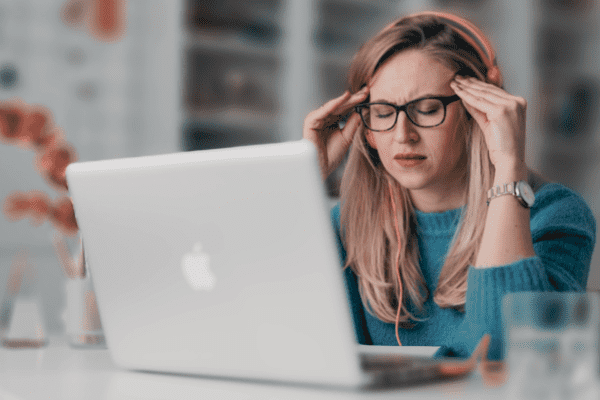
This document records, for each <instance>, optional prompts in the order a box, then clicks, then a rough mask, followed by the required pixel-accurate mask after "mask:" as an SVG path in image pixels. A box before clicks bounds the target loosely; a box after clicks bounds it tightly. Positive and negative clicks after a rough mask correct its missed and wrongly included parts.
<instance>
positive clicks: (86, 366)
mask: <svg viewBox="0 0 600 400" xmlns="http://www.w3.org/2000/svg"><path fill="white" fill-rule="evenodd" d="M505 389H506V388H505V387H500V388H492V387H487V386H486V385H485V384H484V383H483V381H482V379H481V376H480V375H479V373H478V372H475V373H474V374H473V375H472V376H471V377H469V378H466V379H462V380H457V381H451V382H439V383H434V384H430V385H419V386H412V387H407V388H390V389H382V390H377V391H358V390H344V389H341V390H338V389H332V388H322V387H319V388H316V387H306V386H291V385H279V384H264V383H256V382H247V381H233V380H222V379H208V378H199V377H184V376H175V375H163V374H155V373H143V372H133V371H125V370H121V369H119V368H117V367H115V365H114V364H113V362H112V361H111V358H110V355H109V353H108V350H106V349H79V348H72V347H70V346H69V345H68V344H66V341H65V340H62V339H61V338H51V339H50V341H49V344H48V345H46V346H45V347H43V348H40V349H5V348H2V347H0V399H1V400H38V399H61V400H70V399H77V400H81V399H90V400H96V399H98V400H99V399H177V400H180V399H193V398H198V399H219V400H221V399H236V400H240V399H392V398H393V399H398V398H399V396H400V397H401V398H402V399H411V398H416V399H424V398H436V399H439V398H441V399H444V398H448V399H457V398H459V399H461V398H464V399H477V400H480V399H482V398H485V399H496V398H498V399H502V398H504V397H505V396H503V394H504V395H505V394H506V393H505Z"/></svg>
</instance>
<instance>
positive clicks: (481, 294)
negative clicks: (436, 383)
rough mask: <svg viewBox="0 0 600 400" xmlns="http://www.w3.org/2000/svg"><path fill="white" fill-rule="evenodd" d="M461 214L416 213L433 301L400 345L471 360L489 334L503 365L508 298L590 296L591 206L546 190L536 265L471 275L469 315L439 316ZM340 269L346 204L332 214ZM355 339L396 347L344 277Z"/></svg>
mask: <svg viewBox="0 0 600 400" xmlns="http://www.w3.org/2000/svg"><path fill="white" fill-rule="evenodd" d="M461 211H462V209H460V208H459V209H455V210H449V211H446V212H442V213H423V212H420V211H417V226H418V228H417V230H418V231H417V234H418V244H419V251H420V266H421V271H422V273H423V276H424V278H425V282H426V284H427V287H428V289H429V293H430V296H429V298H428V299H427V301H426V302H425V305H424V306H425V310H426V312H425V316H426V320H425V321H422V322H417V323H416V325H415V326H414V328H412V329H402V328H400V333H399V335H400V341H401V342H402V344H403V345H408V346H441V347H440V350H439V351H438V352H437V354H436V355H437V356H454V357H468V356H469V355H470V354H471V352H472V351H473V350H474V349H475V346H476V345H477V344H478V343H479V341H480V340H481V338H482V336H483V335H484V334H485V333H490V334H491V336H492V341H491V344H490V351H489V353H488V357H489V358H490V359H493V360H498V359H502V358H503V357H504V350H503V332H502V322H501V321H502V319H501V308H502V297H503V295H504V294H506V293H509V292H521V291H585V289H586V284H587V279H588V273H589V269H590V261H591V257H592V252H593V249H594V245H595V241H596V221H595V219H594V216H593V214H592V212H591V211H590V209H589V207H588V206H587V205H586V203H585V201H584V200H583V199H582V198H581V197H580V196H579V195H577V194H576V193H575V192H573V191H571V190H570V189H567V188H566V187H564V186H562V185H560V184H556V183H548V184H546V185H544V186H542V187H541V188H540V189H539V190H538V192H537V193H536V200H535V204H534V206H533V207H532V208H531V233H532V237H533V244H534V249H535V252H536V256H535V257H531V258H526V259H522V260H520V261H517V262H514V263H512V264H508V265H504V266H500V267H493V268H486V269H476V268H473V267H472V266H471V267H470V268H469V272H468V280H467V295H466V304H465V312H464V313H463V312H460V311H456V310H454V309H447V308H440V307H438V305H437V304H435V302H434V301H433V296H432V295H431V294H432V293H433V292H434V291H435V288H436V286H437V280H438V277H439V274H440V271H441V268H442V265H443V263H444V259H445V256H446V253H447V250H448V247H449V245H450V241H451V239H452V237H453V235H454V232H455V230H456V228H457V225H458V221H459V218H460V213H461ZM331 216H332V222H333V224H334V228H335V232H336V234H337V243H338V250H339V254H340V260H341V262H342V265H343V264H344V262H345V259H346V252H345V250H344V247H343V242H342V240H341V237H340V204H339V203H338V204H337V205H336V206H335V207H333V209H332V212H331ZM344 276H345V279H346V289H347V294H348V299H349V302H350V307H351V311H352V316H353V319H354V326H355V333H356V338H357V340H358V342H359V343H361V344H373V345H390V346H393V345H397V342H396V335H395V331H394V324H393V323H392V324H390V323H385V322H382V321H381V320H379V319H378V318H377V317H376V316H374V315H372V314H370V313H369V312H367V311H366V310H365V308H364V306H363V303H362V300H361V298H360V294H359V291H358V278H357V276H356V275H355V274H354V272H353V271H352V270H351V269H350V268H346V269H345V270H344Z"/></svg>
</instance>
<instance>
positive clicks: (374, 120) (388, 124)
mask: <svg viewBox="0 0 600 400" xmlns="http://www.w3.org/2000/svg"><path fill="white" fill-rule="evenodd" d="M361 112H362V117H363V120H364V121H365V124H366V125H367V127H368V128H369V129H373V130H377V131H387V130H390V129H392V128H393V127H394V125H395V124H396V121H397V113H398V112H399V111H397V109H396V108H395V107H394V106H392V105H390V104H371V105H370V106H369V107H365V108H363V109H362V111H361ZM406 114H407V115H408V118H409V119H410V121H411V122H412V123H413V124H415V125H417V126H420V127H423V128H426V127H432V126H436V125H439V124H441V123H442V122H443V121H444V117H445V114H446V110H445V107H444V103H443V102H442V101H441V100H440V99H423V100H419V101H415V102H413V103H409V104H407V106H406Z"/></svg>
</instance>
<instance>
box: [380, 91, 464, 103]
mask: <svg viewBox="0 0 600 400" xmlns="http://www.w3.org/2000/svg"><path fill="white" fill-rule="evenodd" d="M453 94H454V93H452V94H440V93H424V94H422V95H421V96H418V97H415V98H413V99H411V100H409V101H407V102H405V103H396V102H394V101H390V100H387V99H370V100H369V102H370V103H390V104H396V105H402V104H408V103H410V102H411V101H415V100H420V99H425V98H428V97H446V96H452V95H453Z"/></svg>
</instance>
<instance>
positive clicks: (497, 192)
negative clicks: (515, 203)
mask: <svg viewBox="0 0 600 400" xmlns="http://www.w3.org/2000/svg"><path fill="white" fill-rule="evenodd" d="M516 186H517V182H508V183H505V184H504V185H502V186H500V185H496V186H492V188H491V189H490V190H488V192H487V204H488V206H489V205H490V201H491V200H493V199H495V198H496V197H500V196H503V195H505V194H512V195H513V196H516V195H517V192H516V189H515V188H516ZM517 197H518V196H517ZM519 201H521V199H519Z"/></svg>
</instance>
